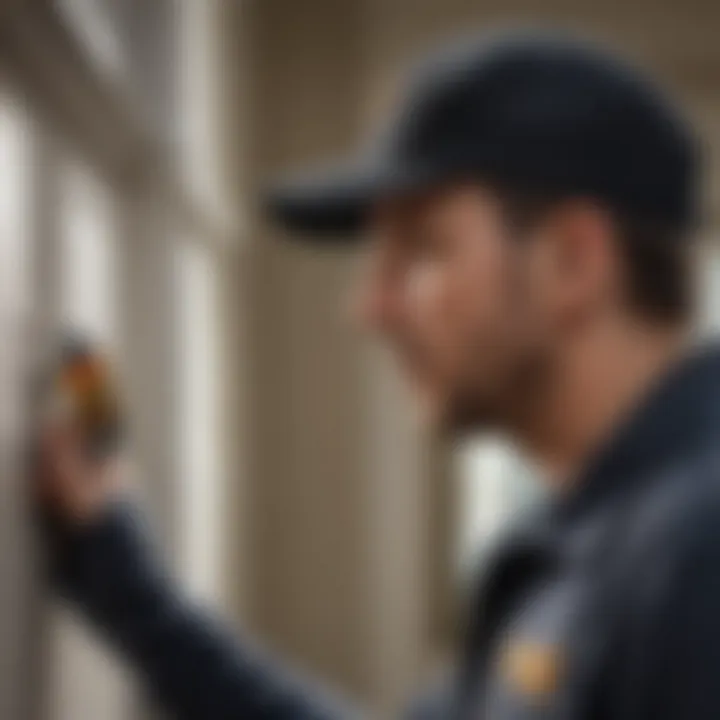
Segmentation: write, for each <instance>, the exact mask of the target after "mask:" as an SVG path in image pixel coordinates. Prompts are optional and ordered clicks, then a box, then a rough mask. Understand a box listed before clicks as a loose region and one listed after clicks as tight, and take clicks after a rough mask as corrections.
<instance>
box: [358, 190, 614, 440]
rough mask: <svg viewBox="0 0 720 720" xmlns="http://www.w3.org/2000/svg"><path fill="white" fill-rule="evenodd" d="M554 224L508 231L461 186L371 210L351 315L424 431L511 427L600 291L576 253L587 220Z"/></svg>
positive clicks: (494, 207) (492, 209) (484, 196)
mask: <svg viewBox="0 0 720 720" xmlns="http://www.w3.org/2000/svg"><path fill="white" fill-rule="evenodd" d="M564 215H565V217H564V218H563V213H559V214H558V218H559V220H558V221H557V222H556V221H553V220H550V221H549V222H547V223H543V224H538V225H537V226H535V228H534V229H533V230H532V232H518V231H516V230H511V229H510V228H511V226H510V224H509V223H508V218H507V217H506V213H505V212H504V209H503V206H502V204H501V203H500V201H499V200H498V199H497V197H496V196H495V195H493V194H492V193H489V192H487V191H485V190H483V188H481V187H479V186H477V185H470V184H468V185H459V186H454V187H450V188H447V189H443V190H438V191H435V192H432V193H427V194H425V195H423V196H416V197H413V198H404V199H399V200H392V201H387V202H385V203H382V204H379V205H378V206H377V207H376V208H375V212H374V215H373V219H372V223H371V241H370V245H369V249H368V258H367V265H366V269H365V273H364V275H363V276H362V281H361V284H360V287H359V292H358V295H357V302H356V308H357V310H358V314H359V316H360V318H361V319H362V322H363V325H364V326H365V327H367V328H369V329H371V330H372V331H373V332H375V333H378V334H380V335H381V336H382V338H383V339H384V340H385V341H386V342H387V343H388V344H389V345H390V346H391V348H392V349H393V351H394V353H395V354H396V355H397V357H398V359H399V361H400V364H401V367H402V369H403V371H404V373H405V374H406V376H407V377H408V379H409V380H410V382H411V385H412V387H413V389H414V391H415V393H416V396H417V398H418V399H419V404H420V408H421V411H422V414H423V417H424V419H425V420H426V421H428V422H429V423H430V424H432V425H434V426H440V427H441V428H444V429H447V430H455V431H463V430H474V429H480V428H485V427H491V428H492V427H497V426H504V425H506V424H508V423H512V422H517V418H516V417H515V416H516V414H517V413H521V412H522V409H523V405H525V404H526V403H528V402H530V401H531V398H533V397H534V396H536V395H537V393H541V392H543V390H544V388H545V387H546V386H547V385H548V382H549V380H550V378H551V377H552V376H553V371H554V370H555V367H556V365H557V359H556V355H557V352H558V351H559V349H560V348H559V346H560V344H561V340H562V337H563V335H564V333H565V332H566V331H567V326H568V323H569V322H571V321H572V320H573V318H578V317H579V316H580V315H582V311H583V310H587V309H588V307H589V306H590V305H592V304H593V299H595V300H597V298H598V297H600V296H601V295H602V294H603V293H602V288H603V287H605V288H606V289H607V282H605V281H606V280H607V273H603V272H598V270H599V269H600V268H602V267H603V266H607V263H604V264H603V263H601V262H598V258H599V255H598V253H597V252H596V251H592V247H593V243H592V242H590V243H588V242H587V240H588V239H590V240H592V236H593V233H592V232H590V233H588V232H586V230H587V229H588V227H590V226H589V225H588V223H587V222H586V220H587V218H589V217H591V216H592V212H590V213H588V212H584V213H583V211H581V212H580V213H577V212H574V211H573V210H570V211H568V212H567V213H565V214H564ZM583 218H584V219H583ZM578 220H579V222H578ZM595 224H596V225H597V223H595ZM578 231H579V232H578ZM595 235H597V233H595ZM578 239H580V240H581V242H579V243H578V242H577V240H578ZM566 240H570V242H566ZM594 245H597V243H594ZM605 245H606V246H607V243H605ZM583 247H584V248H585V250H582V248H583ZM573 248H574V249H573ZM588 248H590V249H591V252H588ZM578 249H580V253H579V255H578V252H577V250H578ZM605 249H606V250H607V248H605ZM595 250H597V248H595ZM601 254H602V253H601ZM605 254H607V253H605ZM574 255H576V256H578V257H573V256H574ZM573 276H574V278H575V279H573ZM579 288H581V290H580V291H578V290H579ZM578 311H580V312H578ZM585 314H587V313H585Z"/></svg>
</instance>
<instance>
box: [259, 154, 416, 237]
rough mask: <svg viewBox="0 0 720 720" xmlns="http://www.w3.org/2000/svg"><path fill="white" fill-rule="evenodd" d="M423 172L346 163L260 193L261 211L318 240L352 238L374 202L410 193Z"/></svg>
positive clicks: (286, 226)
mask: <svg viewBox="0 0 720 720" xmlns="http://www.w3.org/2000/svg"><path fill="white" fill-rule="evenodd" d="M427 181H428V177H427V174H426V173H421V172H417V171H414V172H410V171H408V170H407V169H402V168H399V167H389V166H387V165H375V166H371V165H360V164H356V165H352V164H349V165H346V166H344V167H343V166H340V167H337V168H334V169H327V170H324V171H315V172H311V173H306V174H303V175H296V176H295V177H294V178H292V179H290V180H287V181H285V182H282V183H279V184H277V185H276V186H274V187H272V188H271V189H270V190H269V191H268V192H267V193H266V195H265V198H264V199H265V210H266V213H267V215H268V217H270V218H271V219H272V220H273V221H275V222H276V223H278V224H279V225H281V226H282V227H283V228H285V229H286V230H289V231H291V232H293V233H297V234H300V235H303V236H306V237H315V238H318V239H336V240H338V241H340V240H352V239H353V238H356V237H358V235H359V234H360V233H361V232H362V231H363V230H364V229H365V227H366V225H367V221H368V216H369V213H370V211H371V209H372V207H373V206H374V204H375V203H376V202H377V201H378V200H380V199H383V198H386V197H392V196H395V195H398V194H403V193H408V192H412V191H413V190H415V189H418V188H420V187H422V186H423V185H425V184H426V183H427Z"/></svg>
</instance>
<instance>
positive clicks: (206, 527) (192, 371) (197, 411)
mask: <svg viewBox="0 0 720 720" xmlns="http://www.w3.org/2000/svg"><path fill="white" fill-rule="evenodd" d="M177 269H178V281H179V282H178V286H177V287H178V292H179V297H178V302H177V311H178V313H179V317H180V323H179V328H180V332H179V340H180V347H179V352H178V358H179V362H180V403H179V405H180V443H179V447H180V487H181V496H180V505H181V510H180V513H181V516H180V523H179V525H180V527H182V536H181V538H180V542H181V544H182V550H181V562H182V566H183V570H184V572H185V575H186V579H187V580H188V582H189V583H190V587H191V590H193V591H194V592H195V593H197V594H200V595H203V596H206V597H215V596H217V594H218V591H219V586H218V583H219V577H220V569H221V552H220V550H221V548H220V542H219V540H220V537H221V528H220V524H221V523H220V520H221V517H222V512H221V508H222V498H221V494H220V490H221V485H220V471H221V469H220V466H219V447H218V443H219V437H220V435H221V432H220V427H219V406H218V377H219V370H220V368H219V367H218V340H219V335H218V333H219V317H218V311H219V307H218V294H217V274H216V267H215V258H214V256H213V254H212V252H211V250H210V249H209V248H208V247H206V246H204V245H202V244H201V243H199V242H193V241H191V240H188V241H186V242H184V243H181V245H180V247H179V248H178V255H177Z"/></svg>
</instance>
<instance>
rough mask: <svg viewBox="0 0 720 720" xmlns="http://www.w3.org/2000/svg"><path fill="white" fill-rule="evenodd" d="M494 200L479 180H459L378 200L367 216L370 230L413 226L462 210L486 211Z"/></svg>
mask: <svg viewBox="0 0 720 720" xmlns="http://www.w3.org/2000/svg"><path fill="white" fill-rule="evenodd" d="M496 205H497V198H496V196H495V194H494V193H492V191H491V190H490V189H489V188H488V187H487V186H486V185H484V184H482V183H480V182H478V181H471V180H459V181H457V182H454V183H448V184H445V185H442V186H436V187H432V188H427V189H424V190H422V191H416V192H413V193H407V194H404V195H393V196H388V197H385V198H381V199H380V200H378V201H377V202H376V203H375V205H374V206H373V208H372V212H371V214H370V226H371V229H372V228H375V229H377V228H390V227H395V226H396V227H402V226H412V225H413V224H417V223H421V222H426V221H430V220H433V219H438V218H443V217H449V216H452V215H453V214H459V213H461V212H463V211H465V212H467V211H469V210H473V211H474V212H478V213H480V212H482V211H483V210H485V211H488V210H490V209H493V208H495V206H496Z"/></svg>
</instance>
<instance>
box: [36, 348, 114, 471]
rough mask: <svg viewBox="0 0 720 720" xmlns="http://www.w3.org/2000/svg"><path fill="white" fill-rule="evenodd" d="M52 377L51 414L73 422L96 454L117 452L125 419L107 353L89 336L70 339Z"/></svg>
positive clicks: (48, 406) (103, 454)
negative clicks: (91, 341) (89, 339)
mask: <svg viewBox="0 0 720 720" xmlns="http://www.w3.org/2000/svg"><path fill="white" fill-rule="evenodd" d="M48 380H49V383H48V387H47V390H48V396H47V404H46V410H47V412H48V414H50V415H51V416H52V415H55V416H56V417H57V416H60V417H62V418H63V420H66V421H69V422H70V423H72V424H73V425H74V426H75V427H76V428H77V429H78V431H79V432H80V435H81V437H82V438H83V442H84V443H85V445H86V448H87V451H88V452H89V453H90V454H92V455H93V456H97V457H102V456H105V455H110V454H112V453H114V452H116V451H117V450H118V449H119V447H120V445H121V444H122V441H123V438H124V435H125V422H124V416H123V412H122V410H121V403H120V389H119V386H118V381H117V377H116V375H115V372H114V370H113V368H112V365H111V363H110V360H109V358H108V357H107V355H106V354H105V353H104V352H103V351H102V350H101V349H100V348H99V347H96V346H93V344H92V343H90V342H89V341H88V340H86V339H83V338H79V337H70V338H66V339H65V340H64V341H63V343H62V346H61V348H60V352H59V357H58V358H57V359H56V360H55V363H54V367H53V368H52V369H51V372H50V373H49V375H48Z"/></svg>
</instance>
